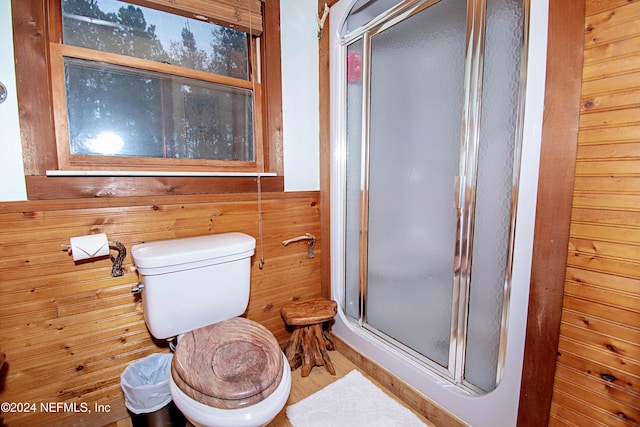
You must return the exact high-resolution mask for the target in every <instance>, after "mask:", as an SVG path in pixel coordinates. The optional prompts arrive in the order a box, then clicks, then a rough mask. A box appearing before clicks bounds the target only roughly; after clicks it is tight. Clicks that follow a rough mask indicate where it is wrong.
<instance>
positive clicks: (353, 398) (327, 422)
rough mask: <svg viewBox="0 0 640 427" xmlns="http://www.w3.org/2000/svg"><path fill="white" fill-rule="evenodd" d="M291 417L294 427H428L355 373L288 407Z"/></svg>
mask: <svg viewBox="0 0 640 427" xmlns="http://www.w3.org/2000/svg"><path fill="white" fill-rule="evenodd" d="M287 417H289V421H291V424H292V425H293V427H341V426H348V427H360V426H361V427H390V426H397V427H413V426H416V427H418V426H420V427H422V426H426V424H425V423H423V422H422V421H421V420H420V419H419V418H418V417H417V416H416V415H415V414H414V413H413V412H411V411H410V410H408V409H407V408H405V407H404V406H402V405H401V404H399V403H398V402H396V401H395V400H393V399H392V398H391V397H389V396H388V395H387V394H385V393H384V392H383V391H382V390H380V389H379V388H378V387H376V386H375V385H374V384H373V383H372V382H371V381H369V380H368V379H366V378H365V377H364V376H362V374H360V372H358V371H355V370H354V371H351V372H349V373H348V374H347V375H345V376H344V377H342V378H340V379H339V380H337V381H335V382H333V383H331V384H329V385H328V386H326V387H325V388H323V389H322V390H320V391H318V392H316V393H314V394H312V395H311V396H309V397H307V398H305V399H303V400H301V401H300V402H298V403H295V404H293V405H291V406H289V407H287Z"/></svg>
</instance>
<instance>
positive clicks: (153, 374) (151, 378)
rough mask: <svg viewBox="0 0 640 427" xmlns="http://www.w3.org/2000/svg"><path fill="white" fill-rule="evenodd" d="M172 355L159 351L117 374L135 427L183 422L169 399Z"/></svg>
mask: <svg viewBox="0 0 640 427" xmlns="http://www.w3.org/2000/svg"><path fill="white" fill-rule="evenodd" d="M172 357H173V355H172V354H168V353H158V354H151V355H149V356H146V357H144V358H142V359H140V360H138V361H135V362H133V363H131V364H130V365H129V366H127V367H126V368H125V370H124V371H123V372H122V375H120V386H121V387H122V391H123V392H124V404H125V406H126V407H127V409H129V411H130V412H131V421H132V424H133V426H134V427H146V426H150V427H151V426H153V427H165V426H166V427H172V426H181V427H183V426H185V425H186V419H185V418H184V416H183V415H182V413H181V412H180V411H179V410H178V408H176V406H175V405H174V404H173V402H172V401H171V392H170V391H169V376H170V375H171V359H172Z"/></svg>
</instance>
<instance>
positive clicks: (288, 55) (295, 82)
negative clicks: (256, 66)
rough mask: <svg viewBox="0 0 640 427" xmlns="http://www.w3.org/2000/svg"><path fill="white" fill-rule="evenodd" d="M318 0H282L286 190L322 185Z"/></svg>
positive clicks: (310, 188)
mask: <svg viewBox="0 0 640 427" xmlns="http://www.w3.org/2000/svg"><path fill="white" fill-rule="evenodd" d="M316 10H317V0H281V1H280V32H281V33H280V34H281V43H282V47H281V48H282V126H283V138H284V188H285V191H305V190H319V189H320V154H319V153H320V148H319V144H320V143H319V141H320V136H319V135H320V123H319V121H320V117H319V113H318V111H319V93H318V82H319V77H318V35H317V34H318V32H317V24H316Z"/></svg>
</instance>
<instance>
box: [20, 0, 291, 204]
mask: <svg viewBox="0 0 640 427" xmlns="http://www.w3.org/2000/svg"><path fill="white" fill-rule="evenodd" d="M59 4H60V0H12V15H13V30H14V46H15V64H16V80H17V90H18V103H19V115H20V128H21V141H22V147H23V158H24V166H25V168H24V169H25V179H26V182H27V193H28V197H29V199H51V198H76V197H119V196H131V195H134V194H135V195H163V194H202V193H229V192H250V191H256V185H255V184H256V178H255V176H256V175H260V174H263V175H264V174H266V175H267V176H263V177H262V181H263V182H262V190H263V191H283V189H284V178H283V176H282V175H283V156H282V93H281V92H282V91H281V71H280V29H279V26H280V17H279V15H280V5H279V0H267V1H265V2H264V3H262V4H263V27H264V31H263V34H262V36H261V37H260V40H259V43H255V42H254V43H252V44H253V45H254V47H253V49H254V51H253V54H252V56H254V57H259V58H260V59H261V61H260V63H261V64H260V66H259V67H252V68H251V69H250V74H252V75H255V92H254V103H255V105H256V108H255V109H254V122H255V128H254V133H255V135H256V140H258V139H260V138H261V139H262V147H261V153H260V152H259V151H258V150H259V147H258V145H259V144H256V162H255V164H250V165H249V167H247V165H246V164H244V165H236V166H232V165H231V166H229V165H225V164H224V163H228V162H224V161H207V164H206V165H204V164H201V165H195V164H194V163H197V161H196V162H190V161H189V162H187V163H188V165H187V166H178V167H163V166H162V165H160V167H158V166H157V165H156V166H154V167H153V168H151V166H148V165H145V166H140V167H130V168H127V167H122V166H119V167H117V168H116V167H115V166H111V165H108V166H105V165H97V164H96V163H95V162H91V164H90V166H89V163H87V162H86V161H85V160H86V159H78V160H80V163H83V162H84V163H85V165H84V166H85V167H84V168H83V169H80V168H77V167H76V165H74V167H73V169H74V170H78V174H77V175H78V176H73V177H70V176H66V175H68V174H64V173H62V174H56V172H65V169H66V168H67V167H68V164H67V165H65V164H64V161H61V160H60V156H59V152H58V144H57V140H58V138H57V134H56V132H58V131H60V128H59V127H58V128H56V122H55V120H56V114H58V115H59V114H60V109H61V106H60V105H59V103H58V105H56V101H54V98H55V97H58V98H59V97H60V94H59V93H58V92H59V91H60V85H59V83H57V84H56V83H55V77H56V76H55V75H54V73H52V72H51V69H52V68H53V67H55V66H56V64H55V63H54V62H55V60H54V56H56V55H57V57H58V58H60V61H61V59H62V56H60V55H59V54H57V53H56V52H55V49H56V48H59V47H56V43H55V42H56V41H59V40H56V39H54V38H52V37H51V36H52V35H56V34H61V21H60V20H61V16H60V15H61V13H60V12H58V15H59V16H58V17H56V13H55V12H54V11H57V10H59V8H58V7H57V6H59ZM58 46H63V47H62V49H68V48H73V49H80V50H82V49H83V48H76V47H73V46H65V45H60V44H59V43H58ZM52 50H54V52H52ZM87 50H88V49H87ZM83 53H84V52H83ZM102 54H104V53H103V52H101V53H100V55H102ZM89 56H90V55H89ZM126 59H127V62H128V63H131V58H130V57H126ZM149 62H152V61H149ZM162 65H164V66H167V67H171V66H170V65H165V64H162ZM58 66H59V65H58ZM176 68H180V67H176ZM183 70H184V69H183ZM194 72H195V71H194ZM205 74H209V73H205ZM210 76H215V75H213V74H210ZM215 79H218V77H215ZM224 79H225V78H222V81H224ZM248 82H249V84H251V85H252V86H253V83H252V82H251V81H248ZM63 89H64V88H63ZM56 110H58V111H57V112H56ZM62 111H64V112H65V115H66V107H64V109H62ZM95 157H98V156H95ZM91 158H92V160H93V158H94V156H91ZM134 160H137V161H138V162H139V160H140V159H139V158H138V159H134ZM162 160H169V161H170V162H172V164H179V163H182V162H184V160H183V161H182V162H181V161H180V160H181V159H162ZM176 160H178V161H176ZM216 163H217V164H216ZM242 163H245V162H242ZM214 168H215V169H214ZM149 169H152V170H151V173H149V171H148V170H149ZM94 170H95V171H102V172H104V173H102V174H99V175H100V176H96V175H91V174H90V171H94ZM109 170H114V171H115V172H116V173H114V174H113V176H110V175H109V173H108V171H109ZM141 170H144V173H143V175H144V176H143V177H138V176H137V173H136V172H137V171H141ZM51 171H53V173H49V175H50V176H47V175H48V172H51ZM216 174H217V175H219V176H223V177H224V178H218V177H215V176H216ZM56 175H63V176H56ZM104 175H107V176H106V177H105V176H104ZM201 175H214V177H215V178H216V179H214V178H210V177H203V176H201ZM229 175H232V176H233V178H230V177H229ZM134 191H135V192H134Z"/></svg>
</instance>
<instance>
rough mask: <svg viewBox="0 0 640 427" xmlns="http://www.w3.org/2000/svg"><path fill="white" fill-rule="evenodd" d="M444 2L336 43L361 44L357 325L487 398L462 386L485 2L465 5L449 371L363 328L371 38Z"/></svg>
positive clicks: (414, 2) (400, 13)
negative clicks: (460, 132)
mask: <svg viewBox="0 0 640 427" xmlns="http://www.w3.org/2000/svg"><path fill="white" fill-rule="evenodd" d="M440 1H442V0H406V1H403V2H401V3H399V4H398V5H396V6H395V7H393V8H392V9H390V10H388V11H387V12H385V13H383V14H381V15H380V16H378V17H376V18H374V19H373V20H372V21H370V22H369V23H367V24H365V25H364V26H362V27H360V28H358V29H356V30H354V31H352V32H351V33H349V34H347V35H346V36H344V37H343V38H342V39H341V40H340V45H341V49H342V51H341V52H342V53H341V54H342V55H345V54H346V48H347V46H348V45H350V44H352V43H354V42H356V41H359V40H362V42H363V47H362V115H361V120H362V121H361V123H362V135H361V137H362V139H361V153H362V158H361V165H360V167H361V178H360V183H361V187H360V227H361V233H360V236H361V237H360V242H359V246H360V258H359V276H358V277H359V283H358V287H359V301H358V313H359V315H358V318H357V319H354V320H355V321H356V323H357V324H358V325H359V326H360V327H363V328H365V329H367V330H369V331H370V332H372V333H373V334H374V335H375V336H377V337H378V338H379V339H381V340H383V341H385V342H387V343H389V344H391V345H393V346H395V347H397V348H400V349H401V350H402V351H403V352H405V353H406V354H408V355H409V356H410V357H412V358H413V359H414V360H415V361H417V362H418V363H420V364H423V365H426V366H428V367H429V368H430V369H431V370H432V371H434V372H436V373H438V374H440V375H442V376H443V377H445V378H446V379H448V380H450V381H452V382H454V383H455V384H457V385H459V386H460V387H462V388H464V389H466V390H468V391H470V392H472V393H476V394H481V393H485V391H483V390H481V389H479V388H478V387H476V386H475V385H473V384H471V383H470V382H468V381H467V380H465V376H464V367H465V353H466V336H467V320H468V313H469V295H470V285H471V258H472V249H473V228H474V215H475V200H476V182H477V167H478V150H479V139H480V136H479V134H480V113H481V99H482V81H483V62H484V42H485V22H486V0H468V1H467V34H466V45H465V46H466V50H465V52H466V55H465V77H464V79H465V80H464V109H463V117H462V134H461V141H460V162H459V174H458V176H457V177H456V179H455V183H452V186H453V195H452V200H453V201H452V203H453V204H454V207H455V208H456V212H457V227H456V228H457V229H456V236H457V239H456V245H455V253H454V254H453V256H454V260H455V262H454V269H453V272H452V277H453V282H452V291H453V292H452V304H451V330H450V341H449V361H448V366H446V367H443V366H442V365H440V364H438V363H436V362H434V361H432V360H430V359H428V358H427V357H426V356H424V355H422V354H420V353H418V352H417V351H415V350H413V349H412V348H410V347H408V346H406V345H405V344H403V343H401V342H399V341H397V340H395V339H394V338H392V337H390V336H388V335H386V334H385V333H383V332H381V331H379V330H378V329H377V328H375V327H373V326H371V325H369V324H368V323H367V320H366V319H367V313H366V311H367V308H366V307H367V305H366V295H367V270H368V266H367V263H368V218H369V211H368V206H369V204H368V194H369V132H370V114H371V108H370V100H371V87H370V75H371V43H372V38H373V37H374V36H375V35H376V34H379V33H381V32H383V31H385V30H386V29H388V28H390V27H391V26H393V25H396V24H397V23H399V22H401V21H403V20H405V19H407V18H409V17H411V16H413V15H415V14H417V13H419V12H421V11H423V10H424V9H426V8H428V7H430V6H432V5H434V4H436V3H439V2H440ZM528 4H529V0H524V1H523V6H524V7H523V45H522V48H523V49H522V57H521V59H522V61H521V70H524V69H526V67H525V66H524V65H525V64H526V62H525V60H526V58H525V55H524V52H526V46H527V38H526V35H527V34H528V31H527V29H528V9H529V7H528ZM524 81H525V78H524V74H523V75H522V76H521V79H520V102H519V109H518V115H519V118H518V123H519V124H518V126H517V130H516V135H517V137H516V150H515V156H514V157H515V159H514V165H513V167H514V168H513V190H515V191H513V192H512V194H513V197H514V198H516V197H517V182H518V178H519V165H520V155H519V153H520V145H521V141H522V137H521V129H522V111H523V104H524ZM515 205H516V203H512V204H511V206H512V210H511V213H510V229H509V234H508V236H509V244H508V251H509V253H508V254H507V265H506V270H505V276H506V277H505V288H504V298H503V305H502V321H501V332H500V343H499V353H498V366H497V372H496V385H497V384H498V383H499V382H500V380H501V378H502V373H503V368H504V361H505V357H506V355H505V353H506V342H505V340H506V328H507V320H508V319H507V317H508V301H509V294H510V290H509V288H510V283H511V266H512V265H511V264H512V258H513V242H514V230H515V215H516V212H515Z"/></svg>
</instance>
